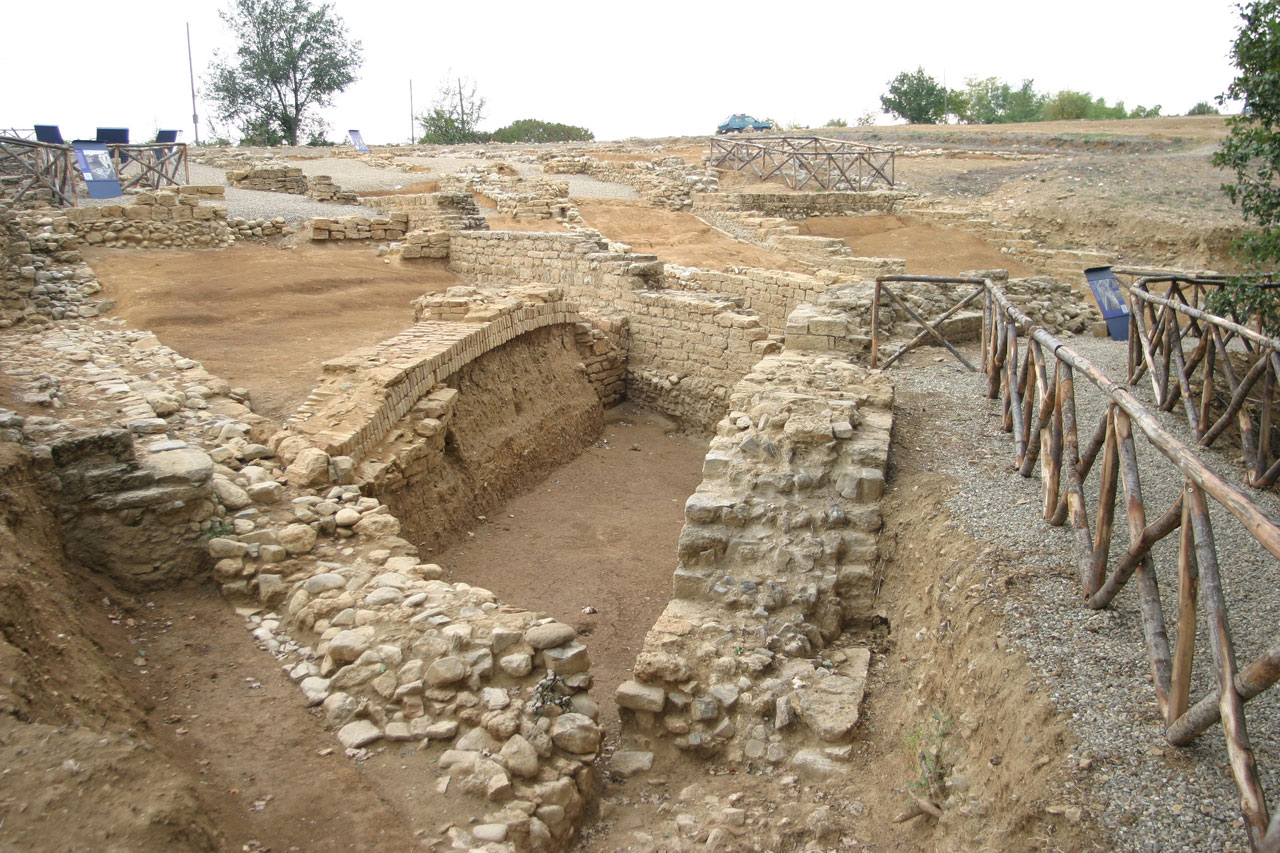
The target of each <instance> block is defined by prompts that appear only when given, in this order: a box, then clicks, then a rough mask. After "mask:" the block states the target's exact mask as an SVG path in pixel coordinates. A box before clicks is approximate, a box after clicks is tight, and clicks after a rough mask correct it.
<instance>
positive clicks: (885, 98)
mask: <svg viewBox="0 0 1280 853" xmlns="http://www.w3.org/2000/svg"><path fill="white" fill-rule="evenodd" d="M880 106H881V107H883V108H884V111H885V112H887V113H892V114H893V115H896V116H898V117H899V118H904V119H906V120H907V121H908V122H910V123H911V124H937V123H938V122H939V121H941V120H942V118H943V117H944V115H945V114H946V109H947V90H946V89H945V88H943V86H942V85H941V84H940V83H938V81H937V80H934V79H933V78H932V77H930V76H929V75H928V74H926V73H924V68H923V67H918V68H916V70H915V72H907V71H903V72H902V73H901V74H899V75H898V76H897V77H894V78H893V79H892V80H890V81H889V91H888V92H886V93H885V94H883V95H881V96H880Z"/></svg>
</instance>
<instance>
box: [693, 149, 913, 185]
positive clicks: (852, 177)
mask: <svg viewBox="0 0 1280 853" xmlns="http://www.w3.org/2000/svg"><path fill="white" fill-rule="evenodd" d="M710 165H711V166H712V167H714V168H717V169H735V170H738V171H743V170H749V171H751V172H752V173H754V174H755V176H756V177H757V178H759V179H760V180H761V181H767V180H769V179H770V178H772V177H774V176H775V175H780V176H781V177H782V179H783V181H785V182H786V184H787V186H789V187H791V188H792V189H803V188H804V187H806V186H808V185H809V184H811V183H812V184H816V185H817V186H818V187H820V188H821V189H824V190H868V189H874V188H876V187H877V186H879V185H883V186H886V187H892V186H893V180H894V175H893V165H894V163H893V152H892V151H891V150H889V149H887V148H874V147H872V146H870V145H858V144H857V143H852V142H842V141H840V140H838V139H826V138H824V137H821V136H767V137H762V138H756V139H751V140H741V139H725V138H720V137H716V138H713V139H712V140H711V160H710Z"/></svg>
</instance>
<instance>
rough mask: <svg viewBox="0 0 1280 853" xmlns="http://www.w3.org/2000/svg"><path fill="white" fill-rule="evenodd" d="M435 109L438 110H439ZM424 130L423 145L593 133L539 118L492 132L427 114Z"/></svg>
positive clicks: (581, 138)
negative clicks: (471, 128)
mask: <svg viewBox="0 0 1280 853" xmlns="http://www.w3.org/2000/svg"><path fill="white" fill-rule="evenodd" d="M435 112H437V113H439V112H440V111H439V110H436V111H435ZM419 122H420V123H421V124H422V125H423V130H424V131H425V133H424V134H423V136H422V138H421V139H419V140H418V141H419V142H422V143H425V144H432V143H435V144H445V145H458V144H469V143H473V142H475V143H479V142H590V141H592V140H593V139H595V138H596V136H595V134H594V133H592V132H591V131H589V130H587V129H586V128H585V127H575V126H573V125H571V124H560V123H558V122H553V121H539V120H538V119H536V118H524V119H520V120H519V121H513V122H511V124H509V125H507V126H506V127H500V128H498V129H497V130H495V131H493V132H488V131H484V130H466V129H463V128H460V127H458V126H457V123H456V122H452V121H450V120H449V119H448V117H446V116H443V115H440V116H432V115H427V116H423V117H420V118H419Z"/></svg>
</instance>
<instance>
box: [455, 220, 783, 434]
mask: <svg viewBox="0 0 1280 853" xmlns="http://www.w3.org/2000/svg"><path fill="white" fill-rule="evenodd" d="M449 267H450V269H451V270H453V271H454V272H456V273H458V274H459V275H460V276H462V277H464V278H467V279H469V280H471V281H475V282H479V283H483V284H489V285H512V284H519V283H522V282H530V281H533V282H547V283H550V284H553V285H555V286H556V287H559V288H562V289H563V290H564V292H565V295H566V296H567V297H568V298H571V299H573V300H574V301H575V302H576V303H578V304H579V305H581V306H582V310H583V311H584V312H586V313H588V314H590V315H591V316H593V317H600V318H601V320H602V321H613V322H618V323H623V324H625V328H626V329H627V331H626V333H625V335H624V339H623V343H624V346H625V349H626V351H627V397H628V398H631V399H635V400H641V401H643V402H644V403H646V404H647V405H650V406H654V407H656V408H658V409H659V410H661V411H663V412H665V413H666V414H668V415H670V416H672V417H675V418H678V419H679V420H680V421H681V422H682V423H684V424H685V425H686V426H688V427H689V428H691V429H695V430H704V431H710V430H711V429H712V427H713V426H714V424H715V423H716V421H718V420H719V419H720V417H721V416H722V415H723V414H724V407H725V406H726V405H727V401H728V396H729V390H730V389H731V388H732V387H733V385H734V383H736V382H737V381H738V380H739V379H740V378H741V377H742V376H743V374H745V373H746V372H747V370H749V369H750V367H751V365H752V364H754V363H755V362H756V361H758V360H759V359H760V357H761V356H762V355H764V354H765V353H767V352H768V351H769V350H770V348H771V346H776V345H774V344H771V342H770V341H769V340H768V337H769V329H768V328H766V327H765V325H763V324H762V322H761V318H760V317H759V316H758V315H757V314H755V313H754V312H753V311H751V310H750V309H748V308H746V307H745V301H746V300H745V299H744V298H742V297H739V296H732V295H728V294H724V295H721V294H719V293H710V292H707V291H706V290H696V291H695V290H674V289H668V288H667V287H666V285H667V284H668V282H669V280H668V279H666V278H664V276H663V265H662V263H661V262H660V261H658V259H657V258H656V257H655V256H653V255H638V254H634V253H630V252H622V251H615V250H614V249H613V248H612V247H611V244H609V243H608V241H606V240H603V239H601V238H599V237H593V236H589V235H581V234H560V233H554V234H552V233H544V234H539V233H533V232H487V233H485V232H471V233H467V234H458V233H455V234H453V235H452V237H451V241H450V247H449ZM761 280H762V281H764V280H766V279H765V278H762V279H761ZM709 289H710V288H708V290H709ZM725 289H726V290H732V282H725Z"/></svg>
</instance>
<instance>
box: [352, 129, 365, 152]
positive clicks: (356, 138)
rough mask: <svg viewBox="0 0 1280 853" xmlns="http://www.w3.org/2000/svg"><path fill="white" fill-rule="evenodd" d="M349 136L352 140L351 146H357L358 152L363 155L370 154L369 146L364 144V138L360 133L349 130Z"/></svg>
mask: <svg viewBox="0 0 1280 853" xmlns="http://www.w3.org/2000/svg"><path fill="white" fill-rule="evenodd" d="M347 136H349V137H350V138H351V144H352V145H354V146H355V148H356V150H357V151H359V152H360V153H361V154H368V153H369V146H368V145H365V144H364V137H363V136H361V135H360V131H358V130H348V131H347Z"/></svg>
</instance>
